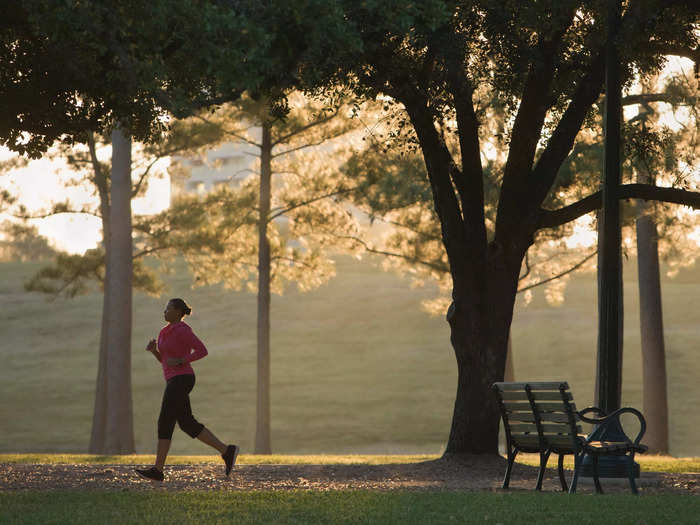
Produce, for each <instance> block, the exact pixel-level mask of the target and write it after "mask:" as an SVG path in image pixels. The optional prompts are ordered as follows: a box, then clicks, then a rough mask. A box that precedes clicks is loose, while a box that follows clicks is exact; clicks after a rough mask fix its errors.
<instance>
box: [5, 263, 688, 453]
mask: <svg viewBox="0 0 700 525" xmlns="http://www.w3.org/2000/svg"><path fill="white" fill-rule="evenodd" d="M627 266H630V267H631V266H632V265H631V264H628V265H627ZM36 268H37V265H36V264H26V263H25V264H19V263H3V264H0V299H2V304H3V309H2V311H1V312H0V336H1V337H0V341H2V342H1V343H0V358H1V359H2V363H3V365H2V366H1V367H0V399H2V402H1V403H0V420H1V421H3V423H4V424H3V428H2V431H0V452H6V453H11V452H65V453H70V452H85V451H86V449H87V443H88V439H89V433H90V424H91V417H92V408H93V395H94V388H95V375H96V364H97V345H98V341H99V324H100V310H101V304H102V303H101V296H100V295H99V294H98V293H92V294H89V295H86V296H83V297H79V298H77V299H74V300H56V301H47V300H46V298H45V297H43V296H41V295H38V294H27V293H25V292H24V291H23V289H22V281H23V280H24V279H26V278H27V277H28V276H29V275H31V273H32V272H33V271H34V270H35V269H36ZM632 270H633V268H630V269H629V271H628V269H627V268H626V271H627V273H628V275H626V279H627V283H626V286H625V293H626V304H625V311H626V314H627V315H626V323H625V359H624V379H623V385H624V387H623V388H624V391H623V403H624V404H629V405H632V406H637V407H640V405H641V390H640V388H641V379H640V377H641V365H640V350H639V332H638V313H637V306H636V304H637V293H636V284H635V282H634V280H633V277H634V275H633V274H634V272H633V271H632ZM169 283H170V291H169V292H168V294H167V296H166V297H163V298H152V297H147V296H145V295H143V294H140V293H136V294H135V297H134V327H133V360H132V362H133V364H132V371H133V374H132V381H133V399H134V418H135V421H134V424H135V438H136V449H137V452H139V453H151V452H152V451H153V448H154V441H155V425H156V419H157V415H158V410H159V405H160V398H161V395H162V388H163V378H162V374H161V371H160V368H159V364H158V363H157V362H156V361H155V360H154V359H153V358H152V356H150V354H147V353H146V352H144V351H143V350H142V349H143V347H144V345H145V343H146V341H147V340H148V339H149V338H151V337H154V336H155V334H157V332H158V330H159V329H160V327H161V326H162V324H163V322H162V315H161V312H162V309H163V306H164V302H165V300H166V299H167V297H169V296H183V297H185V298H186V299H187V300H188V301H189V302H190V303H191V304H192V306H193V308H194V315H193V316H192V317H191V318H190V319H189V320H188V322H189V323H190V324H191V325H192V327H193V328H194V330H195V332H196V333H197V334H199V335H200V337H201V338H202V339H203V340H204V341H205V343H206V344H207V346H208V348H209V350H210V355H209V357H207V358H206V359H204V360H202V361H199V362H197V363H196V364H195V369H196V372H197V386H196V387H195V390H194V392H193V395H192V403H193V407H194V411H195V414H196V416H197V417H198V418H199V419H200V420H201V421H202V422H204V423H205V424H207V426H209V427H210V428H211V429H212V430H214V432H215V433H216V434H218V435H219V436H220V437H221V438H222V439H225V440H231V441H236V442H238V443H240V444H241V445H242V447H243V450H244V453H245V452H246V451H251V449H252V442H253V437H254V436H253V434H254V428H255V426H254V417H255V359H256V356H255V339H256V334H255V311H256V310H255V297H254V296H253V295H251V294H247V293H236V292H231V291H226V290H223V289H222V288H221V287H218V286H214V287H204V288H195V289H190V284H191V282H190V279H189V277H188V276H187V275H185V274H182V275H176V276H174V277H172V278H170V280H169ZM663 292H664V309H665V312H664V313H665V319H664V322H665V328H666V345H667V356H668V373H669V394H670V401H671V409H670V420H671V426H672V434H671V447H672V451H671V452H672V453H673V454H674V455H678V456H693V455H699V454H700V446H699V445H698V444H697V440H696V439H695V438H694V436H695V435H696V433H695V428H696V427H697V426H698V424H699V423H700V414H699V413H698V411H697V410H696V407H697V406H698V404H699V403H700V388H698V387H697V377H698V376H699V375H700V360H698V359H697V357H696V355H695V351H696V350H697V347H698V346H697V341H698V336H699V335H700V328H699V327H700V323H699V321H700V313H699V312H700V311H699V310H698V309H697V308H694V307H693V306H692V305H693V304H694V302H695V299H696V298H697V297H698V292H700V270H697V269H695V270H693V271H686V272H683V273H682V274H681V275H680V276H679V277H678V278H676V279H674V280H667V279H665V280H664V289H663ZM433 294H434V290H433V289H431V288H430V287H426V288H418V289H415V288H411V287H410V284H409V283H408V281H406V280H402V279H400V278H398V277H396V276H394V275H391V274H386V273H384V272H382V271H380V270H378V269H377V268H376V267H374V266H373V265H371V264H369V263H367V262H357V261H354V260H349V259H343V260H341V262H340V263H339V265H338V276H337V277H336V278H335V279H334V280H332V281H331V282H330V283H329V284H328V285H327V286H324V287H322V288H321V289H319V290H316V291H314V292H312V293H309V294H299V293H297V292H295V291H290V292H289V293H287V294H286V295H284V296H282V297H277V296H274V297H273V307H272V433H273V442H272V445H273V451H275V452H276V453H284V454H322V453H327V454H328V453H330V454H388V453H393V454H440V453H441V452H442V449H443V447H444V443H445V441H446V439H447V435H448V432H449V425H450V418H451V415H452V404H453V400H454V390H455V383H456V372H455V366H454V355H453V353H452V349H451V347H450V344H449V331H448V326H447V324H446V323H445V321H444V320H443V318H432V317H429V316H427V315H426V314H425V313H423V312H422V311H421V310H420V301H421V300H422V299H423V298H429V297H432V296H433ZM596 324H597V317H596V306H595V281H594V277H593V276H592V275H583V276H580V277H576V278H574V279H573V280H572V282H571V283H570V285H569V288H568V291H567V301H566V302H565V303H564V305H563V306H561V307H551V306H548V305H547V304H545V302H544V300H543V299H542V297H541V294H536V296H535V300H534V301H533V303H532V304H530V305H529V306H528V307H526V308H525V307H523V306H522V305H520V304H519V305H518V306H517V308H516V313H515V320H514V324H513V343H514V361H515V373H516V378H518V379H521V380H525V379H528V380H545V379H566V380H568V381H569V383H570V384H571V386H572V388H573V390H574V393H575V397H576V400H577V404H578V405H579V406H585V405H586V404H589V403H590V402H591V400H592V397H593V384H594V374H595V351H596V350H595V349H596ZM172 452H173V454H208V453H209V450H208V449H206V448H205V447H204V445H202V444H201V443H199V442H198V441H193V440H190V439H189V438H187V437H186V436H185V435H184V434H182V433H181V432H180V431H179V430H177V431H176V435H175V439H174V443H173V448H172Z"/></svg>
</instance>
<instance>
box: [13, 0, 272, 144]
mask: <svg viewBox="0 0 700 525" xmlns="http://www.w3.org/2000/svg"><path fill="white" fill-rule="evenodd" d="M0 20H1V21H2V22H0V64H1V66H0V97H1V98H2V100H3V105H2V108H1V109H0V111H1V112H2V113H0V115H1V117H2V118H0V122H2V127H0V144H3V145H6V146H8V147H9V148H10V149H13V150H15V151H18V152H20V153H24V154H27V155H29V156H31V157H38V156H39V155H40V154H41V152H43V151H45V150H46V149H47V148H48V147H49V146H50V145H51V144H52V143H53V142H54V141H55V140H57V139H61V140H64V141H66V142H67V143H69V144H70V143H73V142H74V141H82V140H84V132H86V131H99V132H108V131H109V129H110V128H111V126H112V125H113V124H114V123H115V122H120V123H121V125H123V126H126V127H127V128H128V129H129V131H130V134H131V135H132V136H133V137H134V138H136V139H139V140H150V139H154V138H157V137H158V136H159V135H160V134H161V133H162V132H163V130H164V129H165V120H164V117H165V116H166V114H167V112H170V113H173V114H175V115H176V116H182V115H184V114H190V113H191V112H192V111H193V109H195V108H198V107H202V106H204V105H209V104H211V103H212V102H216V101H222V100H229V99H232V98H235V97H236V96H237V94H238V93H240V92H241V91H243V88H245V87H252V86H253V85H255V84H256V79H258V78H260V73H259V70H258V69H256V68H257V67H259V66H261V67H265V65H264V64H261V63H260V62H257V61H256V60H255V56H251V55H250V54H249V51H250V50H251V49H253V48H254V47H255V46H253V43H255V44H256V45H260V46H264V45H265V42H266V41H267V40H268V38H266V36H265V35H264V32H263V31H262V30H261V28H256V27H254V26H252V25H250V24H247V20H246V19H245V18H244V17H241V16H240V13H238V12H237V11H236V10H235V9H232V8H231V7H230V6H226V5H224V4H221V3H217V2H191V1H183V0H156V1H152V2H140V1H126V2H120V3H119V4H118V5H115V4H114V3H113V2H106V1H102V0H89V1H84V2H58V3H56V2H53V1H49V0H12V1H10V2H3V4H2V6H1V7H0ZM251 59H252V60H251ZM225 64H237V65H238V67H237V68H236V70H235V72H233V74H231V75H229V74H228V71H229V69H228V68H226V67H224V65H225Z"/></svg>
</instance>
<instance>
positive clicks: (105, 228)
mask: <svg viewBox="0 0 700 525" xmlns="http://www.w3.org/2000/svg"><path fill="white" fill-rule="evenodd" d="M88 147H89V151H90V160H91V162H92V169H93V174H94V179H93V180H94V182H95V185H96V186H97V189H98V193H99V196H100V217H101V219H102V248H103V249H104V253H105V276H104V283H103V288H102V322H101V325H100V346H99V356H98V363H97V381H96V384H95V404H94V409H93V415H92V432H91V433H90V445H89V447H88V452H89V453H90V454H103V453H105V429H106V426H107V382H106V380H105V377H106V375H107V372H106V368H107V328H108V327H107V320H108V319H109V283H110V277H109V267H110V264H109V262H110V261H109V246H110V233H109V232H110V228H109V209H110V206H109V193H108V192H109V185H108V180H107V179H108V177H107V174H106V173H104V172H103V170H102V167H101V166H100V163H99V161H98V159H97V151H96V148H95V138H94V135H93V134H92V133H88Z"/></svg>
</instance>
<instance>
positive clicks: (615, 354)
mask: <svg viewBox="0 0 700 525" xmlns="http://www.w3.org/2000/svg"><path fill="white" fill-rule="evenodd" d="M620 20H621V7H620V0H609V1H608V38H607V44H606V50H605V117H604V134H605V139H604V140H605V160H604V169H603V181H602V203H603V206H602V213H601V219H602V227H601V228H599V235H600V239H599V241H598V249H599V250H600V257H599V259H598V264H599V267H598V274H599V278H598V367H597V381H596V388H597V396H596V398H597V401H598V403H597V404H598V406H599V407H600V408H601V409H603V410H604V411H605V413H606V414H610V413H611V412H614V411H615V410H617V409H618V408H620V403H621V382H622V340H621V337H622V330H621V326H622V258H621V251H620V245H621V241H622V239H621V233H620V201H619V186H620V143H621V140H620V128H621V121H622V100H621V99H622V96H621V83H620V66H619V56H618V51H617V41H616V40H617V34H618V31H619V28H620ZM593 433H594V434H595V438H594V439H596V440H601V441H623V440H624V437H623V436H624V432H623V430H622V428H619V427H617V428H614V427H613V426H608V427H606V430H605V431H602V430H601V429H600V428H598V429H595V430H594V432H593ZM588 459H589V458H588V457H586V460H588ZM599 471H600V477H607V478H618V477H620V478H626V477H627V467H626V463H625V461H624V459H623V458H618V457H615V456H609V457H602V458H600V463H599ZM582 475H583V476H592V475H593V468H592V461H584V466H583V472H582ZM635 475H636V476H637V477H638V476H639V465H636V467H635Z"/></svg>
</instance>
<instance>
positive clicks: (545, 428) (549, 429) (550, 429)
mask: <svg viewBox="0 0 700 525" xmlns="http://www.w3.org/2000/svg"><path fill="white" fill-rule="evenodd" d="M510 431H511V433H514V434H515V433H525V432H532V433H533V434H537V425H535V424H534V423H516V424H512V425H510ZM542 432H545V433H550V434H565V435H568V434H569V433H570V432H571V428H570V427H569V425H564V424H561V425H557V424H555V423H549V424H547V423H544V424H542ZM580 432H581V425H576V433H580Z"/></svg>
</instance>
